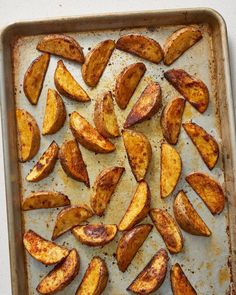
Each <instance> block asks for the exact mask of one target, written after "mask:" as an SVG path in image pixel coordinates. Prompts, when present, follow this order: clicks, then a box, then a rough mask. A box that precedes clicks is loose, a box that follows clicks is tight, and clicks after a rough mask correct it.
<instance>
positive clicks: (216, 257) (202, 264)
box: [1, 8, 236, 295]
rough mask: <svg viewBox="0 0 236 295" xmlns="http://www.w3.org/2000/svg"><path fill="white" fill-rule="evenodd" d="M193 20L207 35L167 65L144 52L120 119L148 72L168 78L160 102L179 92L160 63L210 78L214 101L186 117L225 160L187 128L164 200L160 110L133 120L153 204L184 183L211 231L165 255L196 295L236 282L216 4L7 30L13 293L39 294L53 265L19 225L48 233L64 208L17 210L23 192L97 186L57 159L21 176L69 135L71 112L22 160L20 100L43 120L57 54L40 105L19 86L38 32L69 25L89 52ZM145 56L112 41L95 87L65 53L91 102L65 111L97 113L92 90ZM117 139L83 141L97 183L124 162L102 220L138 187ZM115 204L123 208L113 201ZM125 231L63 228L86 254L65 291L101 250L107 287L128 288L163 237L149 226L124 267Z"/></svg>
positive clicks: (224, 59)
mask: <svg viewBox="0 0 236 295" xmlns="http://www.w3.org/2000/svg"><path fill="white" fill-rule="evenodd" d="M187 24H192V25H196V26H199V28H200V29H201V31H202V32H203V36H204V37H203V39H202V40H201V41H200V42H198V43H197V44H196V45H195V46H194V47H192V48H191V49H190V50H188V51H187V52H186V53H185V54H184V55H183V56H182V57H181V58H179V59H178V60H177V61H176V62H175V63H174V64H173V65H172V66H170V67H166V66H164V65H163V64H162V63H160V64H158V65H155V64H152V63H149V62H146V61H143V62H144V63H145V64H146V66H147V72H146V74H145V76H144V78H143V79H142V81H141V83H140V84H139V86H138V88H137V90H136V91H135V94H134V96H133V97H132V100H131V101H130V103H129V106H128V108H127V109H126V110H125V111H120V110H119V109H118V108H117V107H116V113H117V116H118V121H119V123H120V126H122V123H123V121H124V119H125V117H126V115H127V113H128V112H129V111H130V108H131V107H132V105H133V104H134V102H135V100H136V99H137V97H138V96H139V95H140V93H141V92H142V90H143V89H144V87H145V86H146V85H147V83H148V82H149V81H151V80H155V81H158V82H159V83H160V85H161V87H162V91H163V105H165V103H166V102H167V101H168V100H169V99H171V98H173V97H174V96H175V95H177V92H176V91H175V90H174V88H173V87H171V86H170V85H169V84H168V82H167V81H165V79H163V72H164V71H165V70H167V69H169V68H183V69H185V70H186V71H187V72H189V73H191V74H194V75H196V76H198V77H200V78H201V79H203V80H204V82H205V83H206V84H207V86H208V88H209V92H210V104H209V107H208V109H207V111H206V112H205V113H204V115H201V114H199V113H198V112H197V111H196V110H195V109H194V108H193V107H191V106H190V105H189V104H188V103H187V104H186V109H185V112H184V116H183V122H185V121H188V120H191V119H193V121H195V122H197V123H199V124H200V125H201V126H203V127H204V128H206V130H208V131H209V132H210V133H211V134H212V135H213V136H214V137H215V138H216V139H217V141H218V143H219V145H220V151H221V153H220V159H219V161H218V164H217V166H216V167H215V168H214V169H213V171H211V172H210V171H208V169H207V167H206V166H205V164H204V163H203V161H202V160H201V158H200V156H199V154H198V153H197V152H196V149H195V147H194V146H193V145H192V143H191V141H190V139H189V138H188V137H187V136H186V134H185V132H184V131H183V130H182V131H181V135H180V139H179V142H178V145H177V150H178V151H179V152H180V153H181V157H182V160H183V173H182V178H181V180H180V182H179V184H178V186H177V188H176V190H175V192H174V193H173V195H172V196H171V197H169V198H167V199H166V200H161V198H160V196H159V171H160V169H159V166H160V163H159V158H160V143H161V141H162V133H161V129H160V122H159V121H160V112H159V113H158V114H157V115H155V116H154V117H153V118H152V119H151V120H149V121H147V122H144V123H142V124H140V125H138V126H136V127H135V129H137V130H140V131H142V132H144V133H145V134H146V135H147V137H148V138H149V139H150V141H151V144H152V149H153V159H152V164H151V167H150V170H149V173H148V175H147V178H146V179H147V181H148V183H149V185H150V188H151V193H152V206H153V207H160V208H167V209H168V210H169V212H172V203H173V198H174V196H175V195H176V193H177V192H178V190H180V189H184V190H185V191H186V192H187V194H188V196H189V198H190V200H191V201H192V202H193V204H194V206H195V208H197V211H198V212H199V213H200V215H201V216H202V217H203V218H204V220H205V221H206V223H207V224H208V225H209V227H210V229H211V230H212V232H213V234H212V237H210V238H204V237H196V236H192V235H190V234H188V233H185V232H183V235H184V239H185V247H184V251H183V252H182V253H180V254H178V255H169V256H170V263H169V265H170V266H171V265H172V264H174V263H175V262H179V263H180V264H181V265H182V266H183V269H184V271H185V272H186V275H187V276H188V278H189V279H190V281H191V282H192V284H193V286H194V287H195V288H196V290H197V292H198V294H201V295H213V294H214V295H223V294H234V288H235V284H234V283H233V282H236V196H235V191H236V187H235V184H236V181H235V167H236V166H235V125H234V113H233V100H232V94H231V87H230V70H229V58H228V45H227V33H226V26H225V23H224V20H223V19H222V17H221V16H220V15H219V14H218V13H217V12H215V11H213V10H211V9H205V8H198V9H181V10H163V11H147V12H133V13H120V14H109V15H96V16H84V17H66V18H59V19H58V18H57V19H48V20H42V21H41V20H40V21H30V22H21V23H16V24H13V25H10V26H8V27H7V28H6V29H5V30H4V31H3V33H2V35H1V46H2V50H1V61H2V62H1V85H2V87H1V104H2V126H3V127H2V128H3V129H2V132H3V146H4V165H5V179H6V197H7V212H8V228H9V245H10V258H11V259H10V260H11V279H12V291H13V294H14V295H16V294H19V295H20V294H24V295H25V294H37V292H36V290H35V287H36V286H37V283H38V282H39V280H40V279H41V278H42V276H44V275H45V274H46V273H48V272H49V270H50V267H45V266H43V265H41V264H40V263H38V262H37V261H34V260H33V259H32V258H31V257H30V256H29V255H28V254H26V253H25V251H24V248H23V245H22V233H23V232H24V230H27V229H29V228H31V229H33V230H35V231H36V232H37V233H39V234H41V235H42V236H44V237H45V238H49V239H50V237H51V233H52V230H53V227H54V222H55V218H56V215H57V214H58V212H59V211H58V210H57V209H49V210H36V211H29V212H24V213H22V212H21V209H20V202H21V199H22V198H25V197H26V196H27V194H28V193H29V192H31V191H36V190H41V189H50V190H58V191H62V192H64V193H65V194H67V195H68V196H69V197H70V199H71V201H72V204H80V203H84V202H85V203H88V202H89V196H90V193H91V192H90V191H89V189H88V188H86V187H85V186H84V185H83V184H82V183H79V182H76V181H74V180H73V179H70V178H68V177H67V176H66V175H65V173H64V172H63V171H62V168H61V167H60V163H59V162H58V163H57V164H56V167H55V170H54V172H53V173H52V174H51V175H50V176H49V177H47V178H46V179H44V180H43V181H40V182H39V183H35V184H33V183H27V182H26V181H25V175H26V174H27V173H28V171H29V170H30V168H31V167H32V166H33V165H34V163H35V161H36V160H37V159H38V158H39V155H41V153H42V152H43V151H44V150H45V149H46V147H47V146H48V145H49V144H50V142H51V141H52V140H53V139H54V140H56V142H57V143H58V144H59V145H60V144H61V143H62V141H63V140H64V139H68V138H72V134H71V133H70V130H69V128H68V119H67V121H66V124H65V126H64V127H63V129H61V130H60V131H59V132H58V133H56V134H55V135H51V136H44V137H43V136H42V138H41V147H40V151H39V153H38V154H37V155H36V156H35V158H34V159H33V160H31V161H30V162H27V163H25V164H18V161H17V151H16V124H15V107H21V108H24V109H26V110H27V111H29V112H30V113H31V114H33V115H34V117H35V118H36V120H37V122H38V124H39V126H40V128H41V126H42V119H43V114H44V108H45V100H46V92H47V89H48V88H49V87H50V88H54V82H53V73H54V70H55V67H56V61H57V60H58V58H57V57H55V56H51V61H50V65H49V69H48V72H47V75H46V79H45V82H44V87H43V90H42V93H41V96H40V99H39V102H38V105H37V106H36V107H35V106H32V105H30V103H29V102H28V100H27V99H26V98H25V96H24V93H23V89H22V82H23V75H24V73H25V71H26V69H27V67H28V66H29V64H30V63H31V61H32V60H33V59H34V58H35V57H36V56H38V55H39V52H37V50H36V49H35V46H36V44H37V42H38V40H39V39H40V38H41V37H42V35H43V34H48V33H68V34H69V35H71V36H73V37H75V38H76V39H77V40H78V41H79V43H80V44H81V45H82V47H83V48H84V53H85V54H86V53H87V52H88V51H89V50H90V48H92V47H93V46H94V45H95V44H97V43H98V42H99V41H101V40H105V39H108V38H109V39H114V40H116V39H117V38H118V37H119V36H120V35H122V34H126V33H141V34H145V35H147V36H150V37H152V38H154V39H155V40H158V42H160V44H161V45H162V44H163V43H164V40H165V39H166V37H167V36H169V35H170V33H171V32H173V31H175V30H176V29H177V28H180V27H182V26H184V25H187ZM139 60H140V59H139V58H137V57H134V56H132V55H130V54H127V53H124V52H121V51H119V50H115V51H114V53H113V55H112V57H111V59H110V62H109V64H108V66H107V68H106V70H105V72H104V74H103V76H102V78H101V80H100V82H99V84H98V86H97V87H96V88H94V89H89V88H88V87H87V86H86V85H85V84H84V82H83V80H82V77H81V72H80V65H78V64H75V63H73V62H69V61H65V64H66V66H67V67H68V69H69V70H70V71H71V72H72V74H73V75H74V76H75V78H76V79H77V80H78V81H79V82H80V83H81V85H82V86H83V87H84V88H85V89H86V91H87V92H88V94H89V95H90V97H91V98H92V101H91V103H86V104H83V103H78V102H73V101H71V100H68V99H67V98H64V102H65V104H66V108H67V113H68V114H69V113H71V112H72V111H73V110H77V111H79V112H80V113H81V114H82V115H83V116H85V117H86V118H87V119H88V120H89V121H90V122H92V114H93V107H94V101H95V98H96V96H97V95H99V94H101V93H103V92H104V91H105V90H113V88H114V80H115V77H116V76H117V73H119V72H120V71H121V69H122V68H123V67H125V66H126V65H128V64H131V63H132V62H135V61H139ZM115 143H116V147H117V150H116V152H115V153H112V154H108V155H101V154H97V155H95V154H94V153H92V152H90V151H87V150H86V149H84V148H83V147H81V150H82V154H83V157H84V160H85V162H86V164H87V167H88V172H89V176H90V182H91V184H93V182H94V179H95V177H96V175H97V174H98V172H99V171H101V170H102V169H103V168H105V167H107V166H111V165H114V164H119V165H123V166H124V167H125V168H126V172H125V174H124V175H123V177H122V179H121V181H120V184H119V185H118V187H117V190H116V192H115V194H114V195H113V197H112V200H111V203H110V204H109V207H108V209H107V212H106V215H105V217H103V218H102V219H100V221H102V222H104V223H118V222H119V220H120V219H121V217H122V215H123V214H124V212H125V209H126V208H127V205H128V203H129V202H130V198H131V196H132V193H133V192H134V189H135V187H136V181H135V179H134V177H133V175H132V173H131V170H130V167H129V165H128V161H127V158H126V156H125V152H124V147H123V142H122V139H118V140H115ZM193 170H199V171H206V172H207V173H209V174H212V175H213V176H215V177H216V178H217V179H219V181H220V182H221V184H222V185H223V187H224V190H225V193H226V196H227V199H228V202H227V204H226V208H225V210H224V211H223V213H222V214H221V215H219V216H215V217H213V216H212V215H211V214H210V212H209V211H208V210H207V208H206V206H204V204H203V203H202V201H201V200H200V198H199V197H198V196H197V195H196V194H195V193H194V192H193V190H192V189H190V187H189V186H188V185H187V184H186V182H185V181H184V176H185V175H186V174H188V173H189V172H191V171H193ZM117 208H119V209H118V210H117ZM98 220H99V219H98V218H93V219H91V220H90V222H95V221H98ZM145 222H151V220H150V218H149V217H148V218H146V219H145ZM119 237H120V234H118V235H117V237H116V239H115V240H114V241H112V242H111V243H110V244H108V245H106V246H104V247H103V248H98V249H97V248H96V249H91V248H89V247H87V246H84V245H81V244H80V243H79V242H77V241H76V240H75V238H74V237H73V235H72V234H71V233H70V232H69V233H66V234H65V235H63V236H61V237H60V238H59V239H58V240H57V242H58V243H59V244H64V245H66V246H68V247H69V248H72V247H75V248H76V249H78V252H79V254H80V257H81V268H80V272H79V276H78V277H76V279H75V280H74V281H73V282H72V283H71V284H70V285H69V286H68V287H67V288H66V289H65V290H64V291H62V292H60V294H74V292H75V290H76V288H77V286H78V285H79V283H80V281H81V278H82V276H83V274H84V271H85V269H86V268H87V264H88V262H89V261H90V259H91V258H92V257H93V256H95V255H99V256H100V257H102V258H104V259H105V260H106V262H107V265H108V268H109V275H110V276H109V283H108V286H107V288H106V290H105V292H104V294H105V295H108V294H109V295H123V294H128V292H127V291H126V287H127V286H128V285H129V283H130V282H131V281H132V280H133V279H134V278H135V277H136V275H137V274H138V273H139V272H140V271H141V270H142V269H143V267H144V266H145V265H146V264H147V262H148V261H149V260H150V258H151V257H152V256H153V255H154V254H155V253H156V251H157V250H158V249H160V248H161V247H165V245H164V243H163V241H162V239H161V237H160V235H159V234H158V233H157V231H156V229H155V228H153V230H152V232H151V234H150V235H149V237H148V238H147V240H146V241H145V243H144V245H143V246H142V248H141V249H140V251H139V252H138V254H137V255H136V257H135V259H134V260H133V262H132V264H131V266H130V267H129V269H128V270H127V271H126V272H125V273H124V274H123V273H121V272H120V271H119V270H118V267H117V265H116V261H115V258H114V253H115V250H116V246H117V242H118V239H119ZM169 268H170V267H169ZM155 294H162V295H164V294H165V295H170V294H172V291H171V288H170V278H169V271H168V274H167V277H166V280H165V282H164V284H163V285H162V286H161V288H160V289H159V290H158V291H157V292H156V293H155Z"/></svg>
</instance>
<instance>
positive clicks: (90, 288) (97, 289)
mask: <svg viewBox="0 0 236 295" xmlns="http://www.w3.org/2000/svg"><path fill="white" fill-rule="evenodd" d="M108 276H109V273H108V269H107V265H106V263H105V261H104V260H103V259H101V258H100V257H96V256H95V257H93V259H92V260H91V262H90V264H89V266H88V268H87V270H86V272H85V275H84V277H83V279H82V282H81V284H80V285H79V288H78V289H77V291H76V293H75V295H100V294H102V292H103V291H104V289H105V288H106V285H107V281H108Z"/></svg>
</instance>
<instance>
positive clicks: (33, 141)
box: [16, 109, 40, 162]
mask: <svg viewBox="0 0 236 295" xmlns="http://www.w3.org/2000/svg"><path fill="white" fill-rule="evenodd" d="M16 125H17V149H18V159H19V161H20V162H26V161H29V160H31V159H32V158H33V157H34V156H35V155H36V154H37V152H38V150H39V147H40V131H39V127H38V124H37V122H36V121H35V119H34V117H33V116H32V115H31V114H30V113H28V112H27V111H25V110H23V109H16Z"/></svg>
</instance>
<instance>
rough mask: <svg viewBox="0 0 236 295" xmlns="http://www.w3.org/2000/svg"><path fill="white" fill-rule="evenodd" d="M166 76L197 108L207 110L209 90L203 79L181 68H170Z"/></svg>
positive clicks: (200, 110)
mask: <svg viewBox="0 0 236 295" xmlns="http://www.w3.org/2000/svg"><path fill="white" fill-rule="evenodd" d="M164 76H165V78H166V80H167V81H168V82H169V83H170V84H171V85H172V86H174V87H175V89H176V90H177V91H178V92H179V93H180V94H181V95H183V97H184V98H185V99H187V101H188V102H189V103H191V105H192V106H193V107H195V109H196V110H198V111H199V112H200V113H204V112H205V110H206V109H207V107H208V103H209V92H208V88H207V86H206V85H205V84H204V83H203V81H201V80H200V79H197V78H196V77H194V76H191V75H189V74H188V73H187V72H185V71H184V70H181V69H173V70H169V71H167V72H165V73H164Z"/></svg>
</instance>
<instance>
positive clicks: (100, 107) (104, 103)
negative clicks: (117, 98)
mask: <svg viewBox="0 0 236 295" xmlns="http://www.w3.org/2000/svg"><path fill="white" fill-rule="evenodd" d="M93 120H94V124H95V126H96V128H97V130H98V132H99V133H100V134H101V135H102V136H104V137H118V136H120V131H119V126H118V123H117V119H116V114H115V110H114V104H113V99H112V94H111V92H110V91H109V92H106V93H105V94H104V95H103V96H100V97H98V98H97V100H96V104H95V108H94V118H93Z"/></svg>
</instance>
